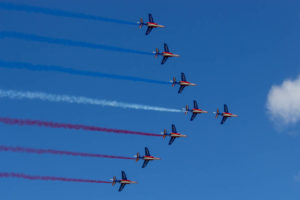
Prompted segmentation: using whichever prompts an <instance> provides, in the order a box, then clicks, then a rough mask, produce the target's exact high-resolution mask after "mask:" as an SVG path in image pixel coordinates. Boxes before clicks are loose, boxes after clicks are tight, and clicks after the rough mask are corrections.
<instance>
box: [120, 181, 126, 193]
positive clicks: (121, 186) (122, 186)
mask: <svg viewBox="0 0 300 200" xmlns="http://www.w3.org/2000/svg"><path fill="white" fill-rule="evenodd" d="M125 185H126V184H124V183H122V184H121V185H120V188H119V192H121V191H122V190H123V189H124V187H125Z"/></svg>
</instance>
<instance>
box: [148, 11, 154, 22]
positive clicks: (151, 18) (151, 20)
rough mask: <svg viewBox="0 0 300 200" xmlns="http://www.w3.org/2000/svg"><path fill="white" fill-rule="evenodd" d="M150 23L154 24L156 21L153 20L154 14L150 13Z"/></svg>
mask: <svg viewBox="0 0 300 200" xmlns="http://www.w3.org/2000/svg"><path fill="white" fill-rule="evenodd" d="M149 22H152V23H153V22H154V20H153V17H152V14H151V13H149Z"/></svg>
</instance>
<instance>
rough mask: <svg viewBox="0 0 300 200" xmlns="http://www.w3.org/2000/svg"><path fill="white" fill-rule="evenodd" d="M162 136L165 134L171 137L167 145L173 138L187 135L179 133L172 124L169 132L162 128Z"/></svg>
mask: <svg viewBox="0 0 300 200" xmlns="http://www.w3.org/2000/svg"><path fill="white" fill-rule="evenodd" d="M163 134H164V135H163V138H164V139H165V137H166V136H170V137H171V139H170V141H169V145H171V144H172V143H173V142H174V140H175V139H176V138H178V137H187V135H183V134H180V133H177V130H176V127H175V125H174V124H172V132H171V133H167V130H166V129H164V133H163Z"/></svg>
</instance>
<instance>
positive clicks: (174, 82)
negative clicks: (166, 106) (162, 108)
mask: <svg viewBox="0 0 300 200" xmlns="http://www.w3.org/2000/svg"><path fill="white" fill-rule="evenodd" d="M175 84H176V78H175V77H173V84H172V87H174V86H175Z"/></svg>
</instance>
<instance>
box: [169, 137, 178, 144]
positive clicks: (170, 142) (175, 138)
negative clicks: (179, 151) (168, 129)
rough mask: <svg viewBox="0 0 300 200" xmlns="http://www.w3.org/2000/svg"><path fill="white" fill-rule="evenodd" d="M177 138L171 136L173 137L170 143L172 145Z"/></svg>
mask: <svg viewBox="0 0 300 200" xmlns="http://www.w3.org/2000/svg"><path fill="white" fill-rule="evenodd" d="M175 139H176V137H171V139H170V141H169V145H171V144H172V143H173V142H174V140H175Z"/></svg>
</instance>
